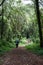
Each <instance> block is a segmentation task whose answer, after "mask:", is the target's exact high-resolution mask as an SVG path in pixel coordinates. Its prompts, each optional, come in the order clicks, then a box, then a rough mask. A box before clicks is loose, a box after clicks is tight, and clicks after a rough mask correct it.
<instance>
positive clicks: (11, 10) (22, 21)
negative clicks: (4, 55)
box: [0, 0, 43, 46]
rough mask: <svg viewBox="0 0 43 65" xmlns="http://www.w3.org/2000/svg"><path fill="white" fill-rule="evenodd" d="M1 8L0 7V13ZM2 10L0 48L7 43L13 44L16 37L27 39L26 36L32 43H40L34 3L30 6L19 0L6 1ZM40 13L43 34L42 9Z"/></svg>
mask: <svg viewBox="0 0 43 65" xmlns="http://www.w3.org/2000/svg"><path fill="white" fill-rule="evenodd" d="M1 8H2V7H1V6H0V12H1ZM3 9H4V13H3V27H2V25H1V22H2V19H1V18H2V17H1V16H0V40H1V31H2V40H1V41H0V46H1V45H4V46H5V45H7V44H9V42H10V43H14V40H15V38H16V37H19V38H22V37H27V35H28V38H30V39H31V40H32V41H33V42H35V43H39V42H40V40H39V28H38V23H37V17H36V12H35V7H34V1H32V4H26V5H24V4H23V3H22V2H21V0H6V1H5V3H4V4H3ZM40 12H41V22H42V32H43V8H42V9H41V8H40ZM2 28H3V30H2ZM2 41H3V42H2ZM1 42H2V43H1Z"/></svg>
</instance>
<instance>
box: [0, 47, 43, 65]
mask: <svg viewBox="0 0 43 65" xmlns="http://www.w3.org/2000/svg"><path fill="white" fill-rule="evenodd" d="M0 60H1V62H0V65H43V57H41V56H37V55H35V54H33V53H31V52H29V51H27V50H26V49H25V48H24V47H18V48H15V49H13V50H11V51H9V52H7V53H5V54H4V55H3V56H2V57H0Z"/></svg>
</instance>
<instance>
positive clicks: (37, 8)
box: [35, 0, 43, 47]
mask: <svg viewBox="0 0 43 65" xmlns="http://www.w3.org/2000/svg"><path fill="white" fill-rule="evenodd" d="M38 1H39V0H35V5H36V14H37V20H38V27H39V35H40V47H43V40H42V30H41V21H40V11H39V3H38Z"/></svg>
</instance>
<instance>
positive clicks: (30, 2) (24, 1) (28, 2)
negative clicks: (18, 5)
mask: <svg viewBox="0 0 43 65" xmlns="http://www.w3.org/2000/svg"><path fill="white" fill-rule="evenodd" d="M22 3H23V4H32V3H33V2H32V1H31V0H22Z"/></svg>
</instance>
